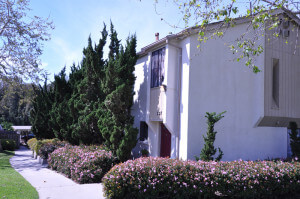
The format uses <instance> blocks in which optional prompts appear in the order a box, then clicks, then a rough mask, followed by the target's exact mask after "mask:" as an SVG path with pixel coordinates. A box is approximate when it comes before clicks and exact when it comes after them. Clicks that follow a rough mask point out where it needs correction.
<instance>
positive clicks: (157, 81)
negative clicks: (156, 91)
mask: <svg viewBox="0 0 300 199" xmlns="http://www.w3.org/2000/svg"><path fill="white" fill-rule="evenodd" d="M164 63H165V48H162V49H159V50H157V51H154V52H152V57H151V88H153V87H158V86H160V85H162V82H163V81H164V77H165V67H164Z"/></svg>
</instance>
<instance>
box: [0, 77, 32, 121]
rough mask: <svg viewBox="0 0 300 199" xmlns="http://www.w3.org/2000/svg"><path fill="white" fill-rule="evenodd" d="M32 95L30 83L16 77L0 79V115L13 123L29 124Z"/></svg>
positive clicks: (4, 119)
mask: <svg viewBox="0 0 300 199" xmlns="http://www.w3.org/2000/svg"><path fill="white" fill-rule="evenodd" d="M33 97H34V93H33V89H32V86H31V84H28V83H24V82H23V81H22V80H21V79H19V78H17V77H14V78H7V77H6V78H3V79H2V80H1V81H0V117H1V118H2V119H3V121H6V122H9V123H12V124H14V125H30V121H29V116H30V110H31V108H32V103H31V100H32V99H33Z"/></svg>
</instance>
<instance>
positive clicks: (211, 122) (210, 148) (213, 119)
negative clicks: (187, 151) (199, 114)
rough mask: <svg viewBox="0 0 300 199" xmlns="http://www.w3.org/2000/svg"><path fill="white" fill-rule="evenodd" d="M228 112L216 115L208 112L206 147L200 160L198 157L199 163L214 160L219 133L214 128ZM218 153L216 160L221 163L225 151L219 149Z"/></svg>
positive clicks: (204, 137)
mask: <svg viewBox="0 0 300 199" xmlns="http://www.w3.org/2000/svg"><path fill="white" fill-rule="evenodd" d="M225 112H226V111H224V112H222V113H219V114H216V113H215V112H213V113H208V112H206V115H205V117H206V118H207V125H208V127H207V132H206V136H204V135H203V139H204V147H203V148H202V150H201V153H200V158H198V157H196V156H195V158H196V160H197V161H198V160H199V159H201V160H203V161H211V160H214V157H213V156H214V155H215V154H216V152H217V149H216V148H215V147H214V142H215V139H216V134H217V132H216V131H214V127H215V123H217V122H218V121H219V120H220V119H222V118H223V117H224V116H223V114H224V113H225ZM218 152H219V155H218V156H217V157H216V158H215V160H216V161H220V160H221V159H222V157H223V155H224V154H223V151H222V150H221V149H220V148H218Z"/></svg>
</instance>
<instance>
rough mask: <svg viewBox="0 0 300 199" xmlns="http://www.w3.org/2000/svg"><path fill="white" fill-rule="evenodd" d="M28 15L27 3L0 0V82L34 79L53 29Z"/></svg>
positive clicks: (46, 23)
mask: <svg viewBox="0 0 300 199" xmlns="http://www.w3.org/2000/svg"><path fill="white" fill-rule="evenodd" d="M29 11H30V8H29V0H17V1H16V0H0V78H2V77H3V76H19V77H22V78H26V79H27V78H32V79H37V78H38V72H40V69H39V68H38V66H39V65H40V60H39V56H40V55H41V53H42V47H43V41H47V40H49V39H50V35H49V34H48V32H49V30H51V29H53V25H52V22H49V20H48V19H42V18H40V17H38V16H33V17H31V16H29V15H28V12H29Z"/></svg>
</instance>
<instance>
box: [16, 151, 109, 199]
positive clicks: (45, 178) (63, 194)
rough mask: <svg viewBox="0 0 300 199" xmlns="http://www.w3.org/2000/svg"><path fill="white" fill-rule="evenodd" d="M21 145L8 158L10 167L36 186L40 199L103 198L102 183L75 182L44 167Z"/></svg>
mask: <svg viewBox="0 0 300 199" xmlns="http://www.w3.org/2000/svg"><path fill="white" fill-rule="evenodd" d="M31 155H32V152H31V151H30V150H28V149H27V148H25V147H23V146H21V147H20V149H19V150H17V151H15V156H13V157H12V158H11V159H10V163H11V165H12V167H13V168H14V169H15V170H16V171H18V172H19V173H20V174H21V175H22V176H23V177H24V178H25V179H26V180H27V181H28V182H29V183H30V184H31V185H32V186H34V187H35V188H36V190H37V191H38V193H39V198H40V199H83V198H89V199H104V196H103V192H102V185H101V184H100V183H99V184H83V185H80V184H76V183H75V182H73V181H72V180H70V179H69V178H66V177H65V176H63V175H61V174H59V173H56V172H55V171H52V170H50V169H47V168H45V166H42V165H41V164H39V163H38V161H37V160H36V159H33V158H32V157H31Z"/></svg>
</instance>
